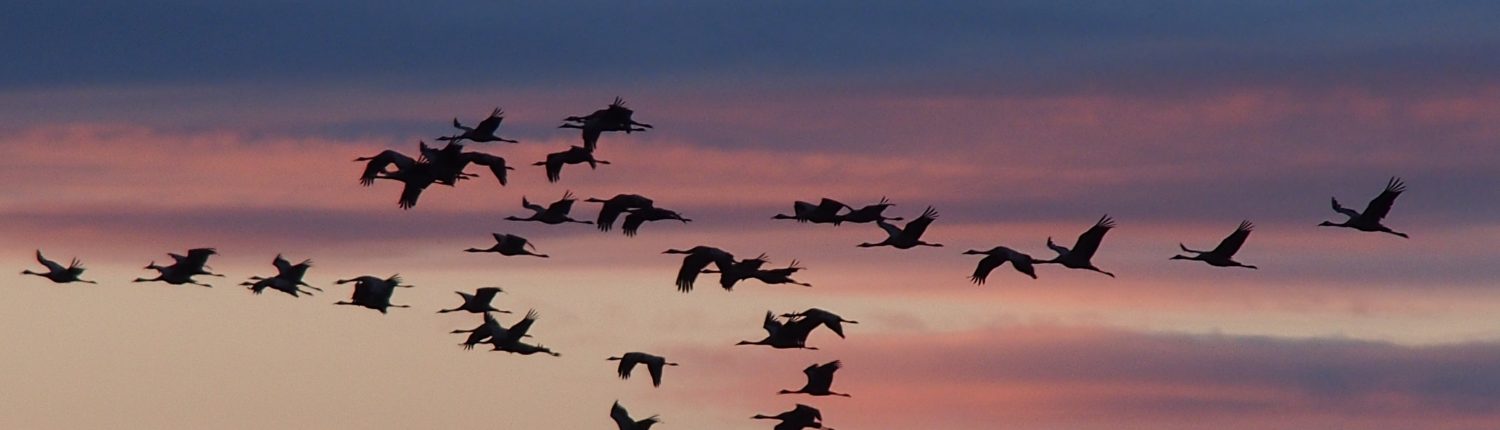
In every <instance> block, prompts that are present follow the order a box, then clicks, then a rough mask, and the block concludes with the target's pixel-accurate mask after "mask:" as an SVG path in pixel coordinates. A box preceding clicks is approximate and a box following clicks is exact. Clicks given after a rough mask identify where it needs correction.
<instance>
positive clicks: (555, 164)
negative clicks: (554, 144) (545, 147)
mask: <svg viewBox="0 0 1500 430" xmlns="http://www.w3.org/2000/svg"><path fill="white" fill-rule="evenodd" d="M567 154H568V153H567V152H555V153H551V154H547V182H557V181H558V180H559V179H562V168H563V162H564V160H566V157H567Z"/></svg>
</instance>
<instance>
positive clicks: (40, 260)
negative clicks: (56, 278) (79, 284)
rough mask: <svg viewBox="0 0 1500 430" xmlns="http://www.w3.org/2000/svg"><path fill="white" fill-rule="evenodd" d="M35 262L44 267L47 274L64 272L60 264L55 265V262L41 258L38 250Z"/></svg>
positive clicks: (40, 251) (40, 252)
mask: <svg viewBox="0 0 1500 430" xmlns="http://www.w3.org/2000/svg"><path fill="white" fill-rule="evenodd" d="M36 262H38V263H42V265H43V266H46V267H47V271H49V272H61V271H63V270H66V269H63V267H62V265H61V264H57V262H56V261H52V260H48V259H47V257H43V256H42V250H40V249H38V250H36Z"/></svg>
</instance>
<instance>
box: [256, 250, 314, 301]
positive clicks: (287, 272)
mask: <svg viewBox="0 0 1500 430" xmlns="http://www.w3.org/2000/svg"><path fill="white" fill-rule="evenodd" d="M271 265H272V266H274V267H276V275H275V276H271V277H261V276H251V277H250V280H249V281H245V282H243V283H240V285H244V286H247V287H249V288H250V292H252V293H255V294H260V293H261V292H263V291H265V289H267V288H270V289H273V290H276V291H280V292H283V293H287V294H290V295H292V297H300V295H299V294H307V295H312V292H311V291H307V290H303V289H302V287H307V288H311V289H313V290H317V291H319V292H322V291H323V289H321V288H318V287H314V286H312V285H309V284H308V283H307V282H305V281H303V280H302V278H303V277H304V276H306V275H307V269H308V268H311V267H312V260H302V262H301V263H297V264H292V262H290V261H287V259H286V258H284V257H282V256H281V254H276V258H275V259H272V260H271Z"/></svg>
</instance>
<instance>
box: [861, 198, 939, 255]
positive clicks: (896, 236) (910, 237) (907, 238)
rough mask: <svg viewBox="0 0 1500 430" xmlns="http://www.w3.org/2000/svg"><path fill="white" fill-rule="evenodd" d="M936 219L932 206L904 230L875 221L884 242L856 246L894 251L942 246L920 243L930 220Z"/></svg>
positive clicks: (882, 221)
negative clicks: (882, 232) (888, 247)
mask: <svg viewBox="0 0 1500 430" xmlns="http://www.w3.org/2000/svg"><path fill="white" fill-rule="evenodd" d="M937 217H938V213H937V210H934V209H933V208H932V206H928V207H927V210H924V211H922V216H920V217H917V219H914V220H911V221H909V222H907V223H906V227H905V228H898V227H896V226H894V225H891V224H890V223H887V222H885V221H884V220H876V221H875V225H878V226H880V228H881V229H883V230H885V234H886V238H885V240H883V241H880V242H875V243H868V242H867V243H861V244H859V245H858V246H859V247H861V248H869V247H874V246H891V247H895V248H896V249H910V248H914V247H917V246H943V244H941V243H927V242H923V241H922V233H925V232H927V226H928V225H931V224H932V220H934V219H937Z"/></svg>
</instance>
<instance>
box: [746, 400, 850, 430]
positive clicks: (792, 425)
mask: <svg viewBox="0 0 1500 430" xmlns="http://www.w3.org/2000/svg"><path fill="white" fill-rule="evenodd" d="M750 418H752V419H757V420H779V421H781V424H777V425H776V427H774V430H803V429H810V428H811V429H825V430H833V427H824V426H823V422H822V421H823V413H822V412H820V411H818V408H814V407H812V406H808V405H804V404H800V403H799V404H797V407H796V408H793V409H792V410H790V411H786V412H782V413H780V414H776V415H774V416H766V415H761V414H756V415H755V416H753V417H750Z"/></svg>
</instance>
